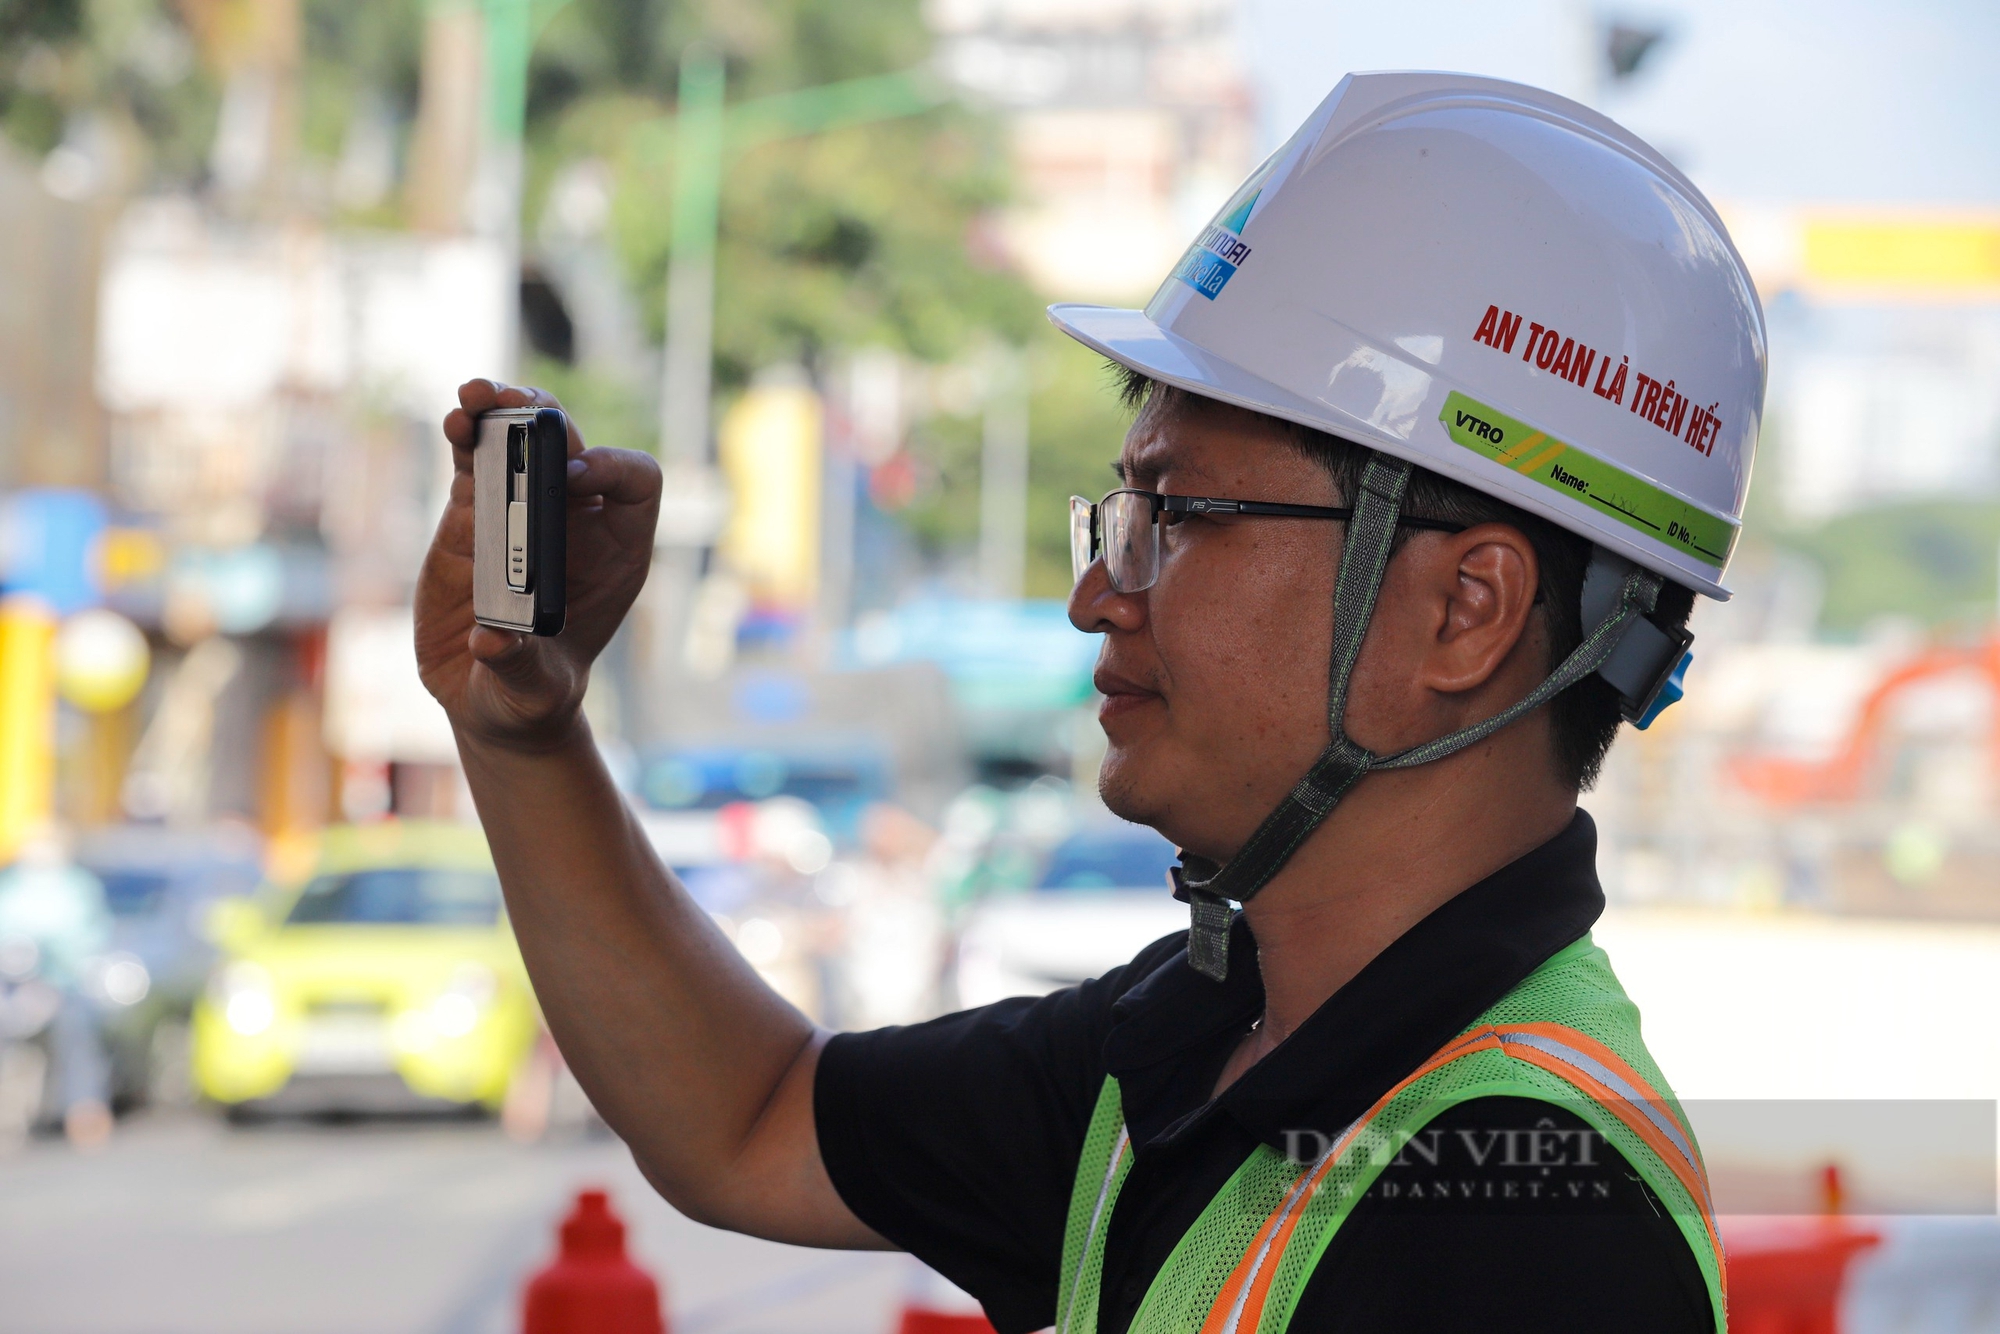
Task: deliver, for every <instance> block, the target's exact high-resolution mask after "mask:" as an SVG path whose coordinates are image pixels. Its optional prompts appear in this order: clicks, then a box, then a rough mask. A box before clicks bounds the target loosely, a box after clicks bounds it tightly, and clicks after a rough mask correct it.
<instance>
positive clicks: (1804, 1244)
mask: <svg viewBox="0 0 2000 1334" xmlns="http://www.w3.org/2000/svg"><path fill="white" fill-rule="evenodd" d="M1821 1189H1822V1191H1823V1193H1824V1197H1825V1207H1826V1216H1825V1217H1823V1218H1784V1219H1757V1218H1742V1219H1732V1220H1729V1222H1728V1223H1727V1224H1726V1225H1725V1228H1724V1232H1725V1235H1724V1237H1723V1246H1724V1254H1725V1256H1726V1257H1727V1259H1726V1263H1727V1265H1728V1267H1729V1329H1730V1334H1840V1296H1841V1292H1842V1291H1843V1290H1844V1289H1845V1287H1846V1285H1847V1270H1848V1266H1850V1265H1851V1264H1852V1263H1853V1262H1854V1257H1855V1256H1857V1255H1859V1254H1861V1252H1863V1251H1865V1250H1869V1249H1870V1248H1872V1247H1875V1246H1878V1245H1880V1244H1881V1241H1882V1238H1881V1235H1880V1234H1879V1233H1876V1232H1872V1231H1870V1230H1869V1229H1867V1228H1865V1227H1859V1226H1856V1225H1855V1224H1854V1223H1852V1222H1851V1221H1849V1220H1848V1219H1845V1218H1842V1217H1841V1216H1840V1209H1841V1205H1842V1196H1843V1193H1844V1192H1843V1191H1842V1188H1841V1181H1840V1172H1839V1170H1838V1169H1837V1168H1834V1167H1828V1168H1827V1169H1826V1171H1825V1173H1824V1175H1823V1176H1822V1178H1821Z"/></svg>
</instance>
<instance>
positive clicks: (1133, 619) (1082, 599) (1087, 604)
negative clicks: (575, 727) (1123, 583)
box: [1069, 558, 1148, 635]
mask: <svg viewBox="0 0 2000 1334" xmlns="http://www.w3.org/2000/svg"><path fill="white" fill-rule="evenodd" d="M1147 610H1148V607H1147V598H1146V594H1145V593H1143V592H1142V593H1120V592H1119V591H1118V590H1117V589H1115V588H1113V587H1112V586H1111V576H1110V574H1109V573H1107V572H1106V571H1105V568H1104V561H1103V559H1102V558H1099V559H1097V560H1094V561H1092V562H1091V563H1090V568H1089V569H1087V570H1085V571H1084V572H1083V578H1081V579H1079V580H1077V581H1076V587H1075V588H1072V589H1070V591H1069V623H1070V624H1071V625H1073V626H1075V627H1076V628H1077V629H1079V630H1081V631H1083V632H1084V633H1085V634H1087V635H1105V634H1110V633H1111V632H1112V631H1113V630H1136V629H1138V628H1139V627H1140V626H1142V625H1144V624H1145V623H1146V613H1147Z"/></svg>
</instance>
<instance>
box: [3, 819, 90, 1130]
mask: <svg viewBox="0 0 2000 1334" xmlns="http://www.w3.org/2000/svg"><path fill="white" fill-rule="evenodd" d="M111 927H112V923H111V909H110V908H109V907H108V906H107V905H106V903H105V901H104V885H103V882H102V881H100V880H98V878H97V877H96V876H94V875H92V874H91V873H90V872H89V871H87V870H85V869H84V868H82V867H81V866H78V865H76V864H75V863H74V862H73V861H71V860H70V852H69V843H68V840H67V838H66V836H65V833H64V831H63V829H62V828H61V827H60V826H58V825H54V824H45V825H42V826H39V827H37V828H36V829H35V830H34V831H33V832H31V833H30V834H29V835H28V837H27V838H26V839H25V840H23V842H22V844H21V850H20V853H19V855H18V856H17V857H16V858H15V860H14V863H13V865H11V866H9V867H7V868H6V869H4V870H0V972H11V973H16V974H20V975H22V977H23V978H25V977H33V978H35V979H37V980H39V981H41V982H43V983H45V984H47V985H48V986H50V987H52V988H54V989H55V992H56V994H57V995H58V996H59V997H60V1002H59V1004H58V1005H57V1007H56V1011H55V1014H54V1015H53V1016H51V1018H50V1021H49V1029H48V1033H49V1037H48V1055H49V1057H50V1059H51V1064H52V1066H53V1069H52V1070H51V1071H50V1075H51V1076H52V1078H53V1081H54V1083H53V1087H52V1088H51V1089H50V1090H49V1092H50V1093H52V1094H53V1098H47V1097H45V1099H44V1101H45V1102H46V1103H52V1105H53V1107H54V1108H55V1110H57V1111H58V1112H60V1113H61V1116H62V1126H63V1134H64V1135H65V1136H67V1137H68V1139H69V1142H70V1143H71V1144H72V1145H74V1146H75V1147H77V1148H79V1149H96V1148H99V1147H101V1146H102V1145H103V1144H104V1142H105V1141H106V1140H108V1139H110V1138H111V1131H112V1118H111V1091H110V1090H111V1064H110V1058H109V1056H108V1054H107V1053H106V1051H105V1049H104V1033H103V1028H102V1025H103V1017H102V1015H100V1014H99V1012H98V1007H97V1003H96V1002H95V1001H93V1000H92V999H91V996H90V993H89V989H88V988H87V986H86V981H87V975H88V973H89V971H90V968H91V965H92V964H93V962H95V960H96V959H97V957H98V956H99V955H101V954H103V953H104V951H105V950H106V949H108V948H109V947H110V944H111ZM8 980H16V979H8Z"/></svg>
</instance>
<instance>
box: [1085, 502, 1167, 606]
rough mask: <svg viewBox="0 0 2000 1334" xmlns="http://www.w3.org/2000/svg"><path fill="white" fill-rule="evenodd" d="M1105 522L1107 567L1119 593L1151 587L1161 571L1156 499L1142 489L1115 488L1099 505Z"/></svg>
mask: <svg viewBox="0 0 2000 1334" xmlns="http://www.w3.org/2000/svg"><path fill="white" fill-rule="evenodd" d="M1097 510H1098V522H1099V523H1100V524H1101V525H1103V533H1104V567H1105V572H1106V573H1107V574H1109V575H1110V576H1111V586H1112V587H1113V588H1115V589H1117V590H1118V591H1119V592H1120V593H1138V592H1143V591H1144V590H1146V589H1148V588H1151V587H1152V586H1153V580H1154V579H1155V578H1157V577H1158V576H1159V573H1160V545H1159V529H1158V528H1156V527H1154V525H1153V502H1152V499H1151V498H1150V497H1148V496H1147V495H1146V494H1145V492H1143V491H1113V492H1112V493H1111V494H1110V495H1108V496H1106V497H1105V498H1104V503H1103V504H1101V505H1099V506H1098V507H1097Z"/></svg>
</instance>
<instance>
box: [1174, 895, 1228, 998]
mask: <svg viewBox="0 0 2000 1334" xmlns="http://www.w3.org/2000/svg"><path fill="white" fill-rule="evenodd" d="M1167 883H1169V884H1170V885H1172V886H1173V889H1174V897H1175V898H1177V899H1179V900H1180V901H1181V902H1182V903H1185V904H1187V905H1188V966H1189V967H1191V968H1193V969H1194V970H1195V971H1196V972H1197V973H1200V974H1201V975H1202V976H1203V977H1205V978H1208V979H1209V980H1210V981H1212V982H1221V981H1225V980H1226V979H1227V978H1228V977H1229V925H1230V923H1231V922H1233V921H1235V920H1236V911H1235V909H1233V908H1231V907H1230V906H1229V900H1228V899H1225V898H1223V897H1222V896H1221V895H1220V894H1211V893H1209V892H1208V891H1207V890H1205V889H1202V888H1200V887H1199V886H1197V885H1195V884H1193V883H1192V882H1190V881H1189V880H1188V878H1187V871H1186V869H1185V868H1183V867H1179V866H1176V867H1173V868H1171V869H1170V870H1169V871H1168V872H1167Z"/></svg>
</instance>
